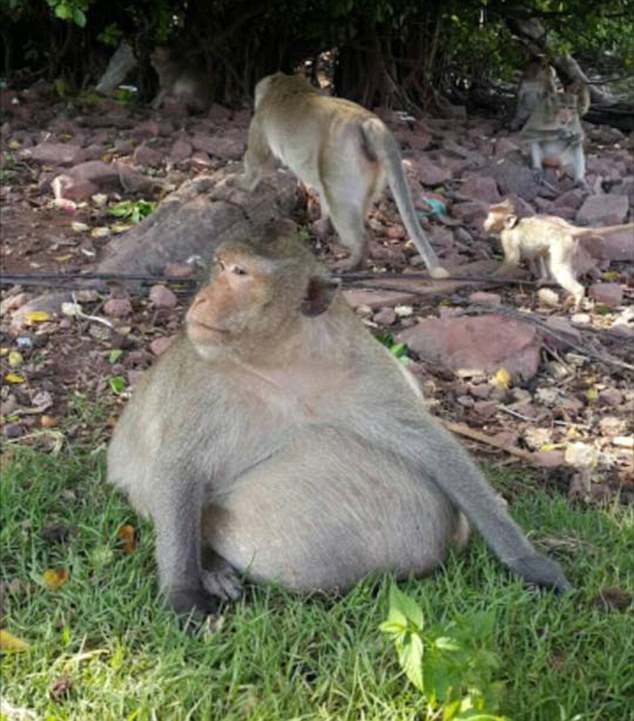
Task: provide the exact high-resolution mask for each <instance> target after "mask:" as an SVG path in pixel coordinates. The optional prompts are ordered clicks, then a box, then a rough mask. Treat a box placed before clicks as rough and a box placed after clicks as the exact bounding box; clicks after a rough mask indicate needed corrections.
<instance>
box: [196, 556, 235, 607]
mask: <svg viewBox="0 0 634 721" xmlns="http://www.w3.org/2000/svg"><path fill="white" fill-rule="evenodd" d="M201 576H202V582H203V586H204V588H205V590H206V591H207V593H210V594H211V595H212V596H215V597H216V598H219V599H220V600H221V601H237V600H238V599H239V598H240V596H242V584H241V583H240V579H239V578H238V575H237V574H236V572H235V571H234V570H233V568H231V566H229V565H227V566H226V567H225V568H222V569H221V570H217V571H203V572H202V574H201Z"/></svg>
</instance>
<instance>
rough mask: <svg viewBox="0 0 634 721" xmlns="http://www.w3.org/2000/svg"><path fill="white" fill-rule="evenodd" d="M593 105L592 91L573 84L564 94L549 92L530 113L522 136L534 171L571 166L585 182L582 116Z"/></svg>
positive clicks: (577, 176) (574, 174)
mask: <svg viewBox="0 0 634 721" xmlns="http://www.w3.org/2000/svg"><path fill="white" fill-rule="evenodd" d="M589 107H590V93H589V92H588V87H587V86H586V85H585V84H584V83H573V84H572V85H570V86H568V88H566V90H565V92H563V93H546V94H545V95H544V96H543V97H541V98H540V99H539V101H538V103H537V106H536V107H535V109H534V110H533V112H532V113H531V115H530V117H529V119H528V120H527V121H526V125H524V127H523V128H522V130H521V133H520V136H521V138H522V140H523V141H524V142H525V143H526V144H527V145H528V147H529V150H530V155H531V165H532V167H533V169H535V170H542V169H543V168H544V167H545V166H549V167H556V168H562V169H564V168H569V167H570V166H572V169H573V177H574V179H575V181H576V182H577V183H579V184H581V185H585V175H586V158H585V154H584V151H583V139H584V133H583V128H582V127H581V120H580V119H581V117H582V116H583V115H585V114H586V113H587V112H588V109H589Z"/></svg>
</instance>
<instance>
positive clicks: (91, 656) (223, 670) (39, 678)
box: [1, 449, 634, 721]
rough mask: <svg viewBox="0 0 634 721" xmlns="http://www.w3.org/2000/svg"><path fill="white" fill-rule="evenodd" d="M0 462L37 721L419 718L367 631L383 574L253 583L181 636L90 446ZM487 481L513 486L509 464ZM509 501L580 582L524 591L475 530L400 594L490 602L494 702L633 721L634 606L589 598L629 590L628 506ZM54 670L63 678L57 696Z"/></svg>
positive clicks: (552, 714) (383, 601) (9, 659)
mask: <svg viewBox="0 0 634 721" xmlns="http://www.w3.org/2000/svg"><path fill="white" fill-rule="evenodd" d="M10 455H11V458H10V459H6V458H5V462H4V463H3V466H4V467H3V469H2V471H3V474H2V530H1V542H2V579H3V581H4V582H5V583H6V584H8V583H11V581H13V582H14V585H13V586H12V588H13V590H10V591H8V592H7V593H6V594H5V618H4V621H3V628H6V629H7V630H8V631H10V632H11V633H13V634H14V635H16V636H18V637H20V638H22V639H24V640H25V641H27V642H28V643H29V644H30V646H31V649H30V651H28V652H24V653H6V654H4V656H3V658H2V678H3V693H4V695H5V698H6V699H7V700H8V701H10V702H11V703H12V704H13V705H15V706H20V707H26V708H29V709H31V710H32V711H34V712H36V713H37V716H38V718H39V719H42V720H47V721H53V720H57V719H77V720H78V721H79V720H81V721H93V720H94V721H125V720H126V719H129V720H132V719H138V720H139V721H145V720H146V719H147V720H148V721H150V720H154V719H157V720H159V719H160V720H161V721H162V720H165V721H181V720H185V719H192V720H193V719H200V720H201V721H202V720H205V721H207V720H209V719H213V720H214V721H215V720H216V719H218V720H219V721H220V720H222V721H234V720H235V721H237V720H238V719H253V720H256V719H257V720H259V719H263V720H264V719H271V720H277V719H279V720H280V721H290V720H291V719H306V720H308V719H333V720H336V721H348V720H349V721H352V720H354V721H358V720H360V719H361V720H363V721H374V720H375V719H376V720H378V719H385V720H386V721H388V720H389V721H397V720H398V721H401V720H403V721H406V720H410V719H411V720H412V721H414V719H422V715H421V712H422V708H423V706H422V703H421V701H420V697H419V695H418V693H417V692H416V691H415V690H414V689H413V687H412V686H409V685H408V684H407V682H406V680H405V678H404V676H403V675H402V674H401V673H400V670H399V667H398V662H397V659H396V654H395V652H394V649H393V647H392V645H391V644H390V643H389V641H388V640H387V639H386V638H384V637H383V635H382V634H381V633H380V632H379V631H378V630H377V627H378V625H379V623H380V622H381V621H383V620H384V619H385V616H386V613H387V589H388V586H389V583H388V580H387V579H382V580H379V581H376V580H375V581H374V582H372V581H368V582H366V583H363V584H361V585H360V586H358V587H357V588H356V589H355V590H354V591H353V592H352V593H351V594H349V595H348V596H347V597H345V598H344V599H327V598H309V599H306V598H298V597H296V596H291V595H288V594H285V593H283V592H282V591H280V590H276V589H273V588H259V589H250V590H249V591H248V593H247V596H246V598H245V599H244V601H242V602H240V603H238V604H236V605H233V606H231V607H229V608H227V609H225V611H224V612H223V616H222V618H221V621H220V622H219V623H218V624H217V627H216V629H215V632H213V633H206V634H205V633H200V634H199V635H197V636H187V635H185V634H184V633H183V632H182V631H181V630H179V627H178V625H177V624H176V622H175V619H174V617H173V616H172V615H171V614H170V613H169V612H168V611H166V610H164V609H163V608H161V606H160V604H159V602H158V601H157V596H156V570H155V566H154V560H153V538H152V531H151V527H150V525H149V524H147V523H141V522H140V521H139V520H138V519H137V518H136V517H135V515H134V514H133V512H132V511H131V510H130V508H129V507H128V506H127V505H126V503H125V500H124V499H123V498H121V497H120V496H119V495H118V494H117V493H115V492H114V491H112V489H110V488H109V487H108V486H107V485H106V484H105V483H104V480H103V478H104V467H103V457H102V454H101V453H98V454H97V455H92V456H90V455H87V454H75V455H72V454H71V455H68V454H65V453H62V454H60V455H58V456H55V457H54V456H51V455H45V454H42V453H37V452H34V451H29V450H23V449H15V450H12V452H11V454H10ZM499 480H501V481H502V482H503V484H504V485H507V484H509V483H510V480H509V476H508V475H507V476H506V477H504V478H502V479H499ZM523 480H526V479H523ZM513 511H514V514H515V516H516V517H517V518H518V519H519V520H520V521H521V522H522V523H524V524H525V525H526V526H527V527H528V526H530V527H532V528H535V529H537V531H536V533H535V534H534V538H535V540H536V541H537V542H539V540H540V539H543V538H546V537H549V538H553V537H554V538H565V539H568V540H570V539H573V541H574V542H573V543H571V544H569V546H567V550H566V551H565V552H563V551H562V552H560V558H561V560H562V562H563V563H564V565H565V567H566V569H567V571H568V572H569V575H570V577H571V580H572V581H573V582H574V583H575V585H576V586H577V587H578V589H579V591H578V593H576V594H575V595H573V596H570V597H566V598H561V599H560V598H557V597H556V596H554V595H552V594H549V593H535V592H530V591H528V590H526V589H525V588H524V587H523V586H522V584H521V583H520V582H519V581H516V580H514V579H511V578H510V577H509V576H508V575H507V574H506V573H505V572H504V570H503V569H502V567H501V566H500V564H499V563H497V562H496V560H495V559H494V558H493V557H492V555H491V554H490V553H489V552H488V551H487V550H486V548H485V547H484V545H483V544H482V542H481V541H479V540H478V541H476V542H475V543H473V544H472V545H471V547H470V549H469V550H468V552H467V553H466V554H465V555H463V556H462V557H459V558H452V559H451V560H450V561H449V562H448V564H447V568H446V570H445V571H444V572H440V573H437V574H436V575H434V576H433V577H431V578H429V579H426V580H421V581H415V580H414V581H411V582H409V583H405V584H402V585H401V588H403V590H405V591H406V592H407V593H408V594H410V595H411V596H412V597H414V598H415V599H416V600H417V602H418V603H419V604H420V605H421V606H422V608H423V610H424V613H425V618H426V620H427V622H428V623H434V624H435V623H440V624H442V623H443V622H447V621H448V620H450V619H452V618H453V617H454V616H455V615H456V614H458V613H464V612H468V611H477V610H494V611H495V614H496V618H497V624H496V632H495V636H494V638H495V646H494V648H493V650H494V651H495V652H496V653H497V654H498V655H499V656H500V658H501V661H502V667H501V680H503V681H504V682H505V684H506V695H505V697H504V706H503V708H504V711H505V712H506V714H507V715H508V716H509V717H510V718H512V719H514V720H515V721H522V720H528V719H531V720H533V719H535V720H539V721H571V720H572V719H578V720H579V721H581V720H583V721H590V720H593V721H627V719H633V718H634V712H633V711H632V708H633V707H632V699H634V677H633V674H632V669H634V640H633V639H634V634H633V624H632V615H631V612H628V611H616V610H615V611H606V610H604V609H601V608H599V607H597V606H596V604H595V603H594V602H593V599H594V597H595V596H596V594H597V593H598V592H599V590H600V589H601V588H603V587H606V586H618V587H621V588H622V589H624V590H629V591H630V592H631V591H632V590H633V581H632V571H633V563H634V560H633V556H634V553H633V551H634V531H633V524H632V513H631V511H628V510H627V509H623V508H610V509H604V510H597V509H583V508H578V507H577V508H574V507H571V505H570V504H569V502H568V501H566V499H564V498H561V497H552V496H548V495H547V494H546V493H544V492H543V491H541V490H537V489H535V488H531V487H528V488H526V487H523V490H522V494H521V498H518V499H517V500H516V502H515V503H514V507H513ZM124 523H132V524H134V525H135V526H137V527H138V528H139V529H140V534H141V540H140V544H139V546H138V548H137V550H136V551H135V552H134V553H133V554H131V555H126V554H125V553H124V552H123V551H122V549H121V548H120V545H119V543H118V541H117V536H116V534H117V530H118V528H119V527H120V526H121V525H122V524H124ZM54 524H62V525H63V526H65V527H67V528H68V529H69V532H70V535H69V537H68V538H67V539H66V540H65V541H63V542H56V541H54V540H50V538H49V535H50V534H49V533H45V534H44V536H43V535H42V532H43V531H44V530H45V529H50V527H51V526H52V525H54ZM57 567H64V568H67V569H68V570H69V571H70V579H69V581H68V582H67V583H66V584H65V585H64V586H63V587H62V588H61V589H60V590H58V591H57V592H51V591H48V590H46V588H44V587H43V585H42V583H41V576H42V573H43V572H44V571H45V570H46V569H47V568H57ZM15 579H19V580H20V581H21V584H19V585H20V587H19V588H15V586H16V582H15ZM60 680H61V681H62V682H63V683H65V684H67V685H69V686H70V688H69V690H68V692H67V694H66V695H62V696H61V697H59V698H56V694H55V693H53V694H51V689H52V688H53V686H54V684H56V683H59V682H60ZM57 695H58V696H59V694H57Z"/></svg>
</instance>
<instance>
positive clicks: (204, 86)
mask: <svg viewBox="0 0 634 721" xmlns="http://www.w3.org/2000/svg"><path fill="white" fill-rule="evenodd" d="M150 62H151V63H152V67H153V68H154V70H156V74H157V75H158V78H159V92H158V95H157V96H156V98H154V101H153V102H152V107H153V108H154V110H159V109H160V107H161V106H162V105H163V103H164V102H165V101H166V100H172V101H173V102H174V103H175V104H178V105H179V106H180V107H181V108H182V109H183V110H184V111H185V112H186V113H188V112H189V113H204V112H206V111H207V110H209V107H210V105H211V80H210V78H209V77H208V75H207V74H206V73H204V72H203V71H202V70H200V69H199V68H195V67H193V66H191V65H189V64H186V63H185V62H184V61H182V60H179V59H177V58H176V57H175V53H174V51H173V50H172V49H170V48H167V47H164V46H158V47H156V48H154V50H153V52H152V54H151V55H150Z"/></svg>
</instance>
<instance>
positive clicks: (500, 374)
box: [491, 368, 512, 391]
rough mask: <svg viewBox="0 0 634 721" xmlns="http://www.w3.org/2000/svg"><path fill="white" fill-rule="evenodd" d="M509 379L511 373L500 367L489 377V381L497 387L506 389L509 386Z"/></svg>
mask: <svg viewBox="0 0 634 721" xmlns="http://www.w3.org/2000/svg"><path fill="white" fill-rule="evenodd" d="M511 380H512V379H511V374H510V373H509V372H508V371H507V370H506V368H500V369H499V370H498V371H496V373H495V375H494V376H493V378H491V383H492V384H493V385H494V386H496V387H497V388H501V389H502V390H505V391H506V390H508V389H509V388H510V387H511Z"/></svg>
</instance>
